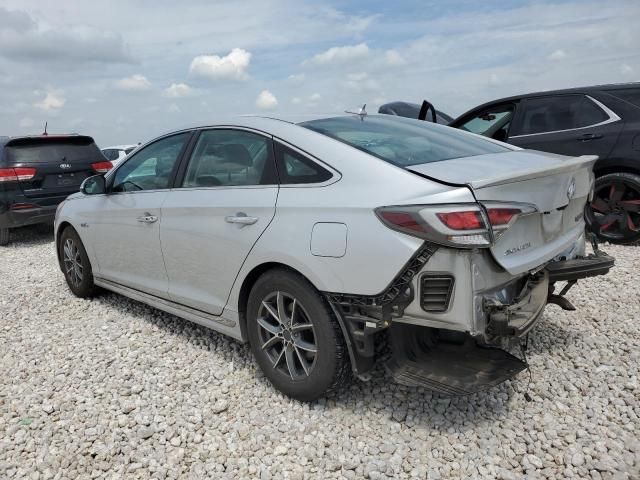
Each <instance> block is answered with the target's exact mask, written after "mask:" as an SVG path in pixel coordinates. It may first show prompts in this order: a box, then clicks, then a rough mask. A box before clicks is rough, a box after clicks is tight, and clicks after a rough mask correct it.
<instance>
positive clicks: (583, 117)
mask: <svg viewBox="0 0 640 480" xmlns="http://www.w3.org/2000/svg"><path fill="white" fill-rule="evenodd" d="M607 119H608V117H607V114H606V113H605V112H603V111H602V109H601V108H600V107H598V106H597V105H596V104H595V103H593V101H591V100H590V99H589V98H588V97H586V96H584V95H560V96H551V97H539V98H530V99H528V100H527V101H526V103H525V110H524V114H523V116H522V120H521V122H520V128H519V131H518V133H517V134H518V135H531V134H536V133H546V132H556V131H561V130H571V129H574V128H582V127H588V126H589V125H595V124H597V123H600V122H603V121H605V120H607Z"/></svg>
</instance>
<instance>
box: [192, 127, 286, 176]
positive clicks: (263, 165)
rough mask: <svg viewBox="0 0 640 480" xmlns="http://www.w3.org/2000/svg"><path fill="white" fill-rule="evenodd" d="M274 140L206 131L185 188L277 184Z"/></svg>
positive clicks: (253, 134) (227, 132)
mask: <svg viewBox="0 0 640 480" xmlns="http://www.w3.org/2000/svg"><path fill="white" fill-rule="evenodd" d="M276 183H277V181H276V178H275V172H274V167H273V155H272V151H271V140H270V139H269V138H266V137H263V136H262V135H258V134H255V133H251V132H246V131H243V130H223V129H216V130H206V131H204V132H202V133H201V134H200V137H199V138H198V142H197V143H196V146H195V149H194V151H193V155H192V156H191V159H190V160H189V165H188V166H187V171H186V174H185V177H184V181H183V183H182V186H183V187H225V186H241V185H269V184H270V185H274V184H276Z"/></svg>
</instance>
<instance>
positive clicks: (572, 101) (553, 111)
mask: <svg viewBox="0 0 640 480" xmlns="http://www.w3.org/2000/svg"><path fill="white" fill-rule="evenodd" d="M520 108H521V112H520V115H519V117H518V120H517V121H516V124H515V125H514V126H513V128H512V130H511V136H510V137H509V143H512V144H513V145H517V146H518V147H522V148H529V149H532V150H541V151H543V152H551V153H558V154H561V155H570V156H580V155H598V157H599V158H601V159H603V158H606V157H607V156H608V155H609V152H610V151H611V149H612V148H613V146H614V145H615V143H616V141H617V139H618V134H619V133H620V130H621V128H622V126H623V122H622V121H621V120H620V118H619V117H618V116H617V115H616V114H615V113H614V112H612V111H610V110H609V109H608V108H607V107H606V106H605V105H604V104H602V103H600V102H598V101H597V100H595V99H593V98H592V97H590V96H587V95H582V94H569V95H552V96H548V97H533V98H528V99H525V100H524V101H523V102H522V103H521V107H520Z"/></svg>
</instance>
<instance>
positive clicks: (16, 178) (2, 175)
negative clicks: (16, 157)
mask: <svg viewBox="0 0 640 480" xmlns="http://www.w3.org/2000/svg"><path fill="white" fill-rule="evenodd" d="M35 176H36V169H35V168H30V167H15V168H0V182H21V181H24V180H31V179H32V178H33V177H35Z"/></svg>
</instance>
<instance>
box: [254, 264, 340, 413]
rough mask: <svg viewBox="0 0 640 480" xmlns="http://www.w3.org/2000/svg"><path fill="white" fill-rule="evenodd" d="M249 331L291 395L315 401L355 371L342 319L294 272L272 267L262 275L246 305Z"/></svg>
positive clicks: (264, 364) (268, 371)
mask: <svg viewBox="0 0 640 480" xmlns="http://www.w3.org/2000/svg"><path fill="white" fill-rule="evenodd" d="M247 333H248V337H249V343H250V345H251V350H252V351H253V354H254V355H255V357H256V361H257V362H258V365H259V366H260V368H261V369H262V371H263V372H264V374H265V375H266V377H267V378H268V379H269V380H270V381H271V383H272V384H273V385H274V386H275V387H276V388H277V389H278V390H280V391H281V392H282V393H284V394H285V395H288V396H289V397H292V398H295V399H297V400H302V401H311V400H315V399H317V398H319V397H321V396H323V395H324V394H326V393H327V392H329V391H331V390H335V389H337V388H339V387H340V386H341V385H342V384H344V383H346V381H347V380H348V378H349V376H350V368H349V361H348V358H347V357H348V352H347V347H346V345H345V342H344V338H343V336H342V332H341V330H340V326H339V324H338V322H337V320H336V319H335V317H334V316H333V314H332V312H331V311H330V309H329V306H328V305H327V304H326V302H325V300H324V299H323V298H322V297H321V296H320V294H319V293H318V291H317V290H316V289H315V288H314V287H313V286H312V285H311V284H310V283H309V282H308V281H307V280H306V279H305V278H303V277H301V276H300V275H297V274H295V273H293V272H289V271H287V270H272V271H270V272H267V273H266V274H264V275H263V276H262V277H260V278H259V279H258V281H257V282H256V284H255V285H254V287H253V289H252V290H251V294H250V295H249V301H248V304H247Z"/></svg>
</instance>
